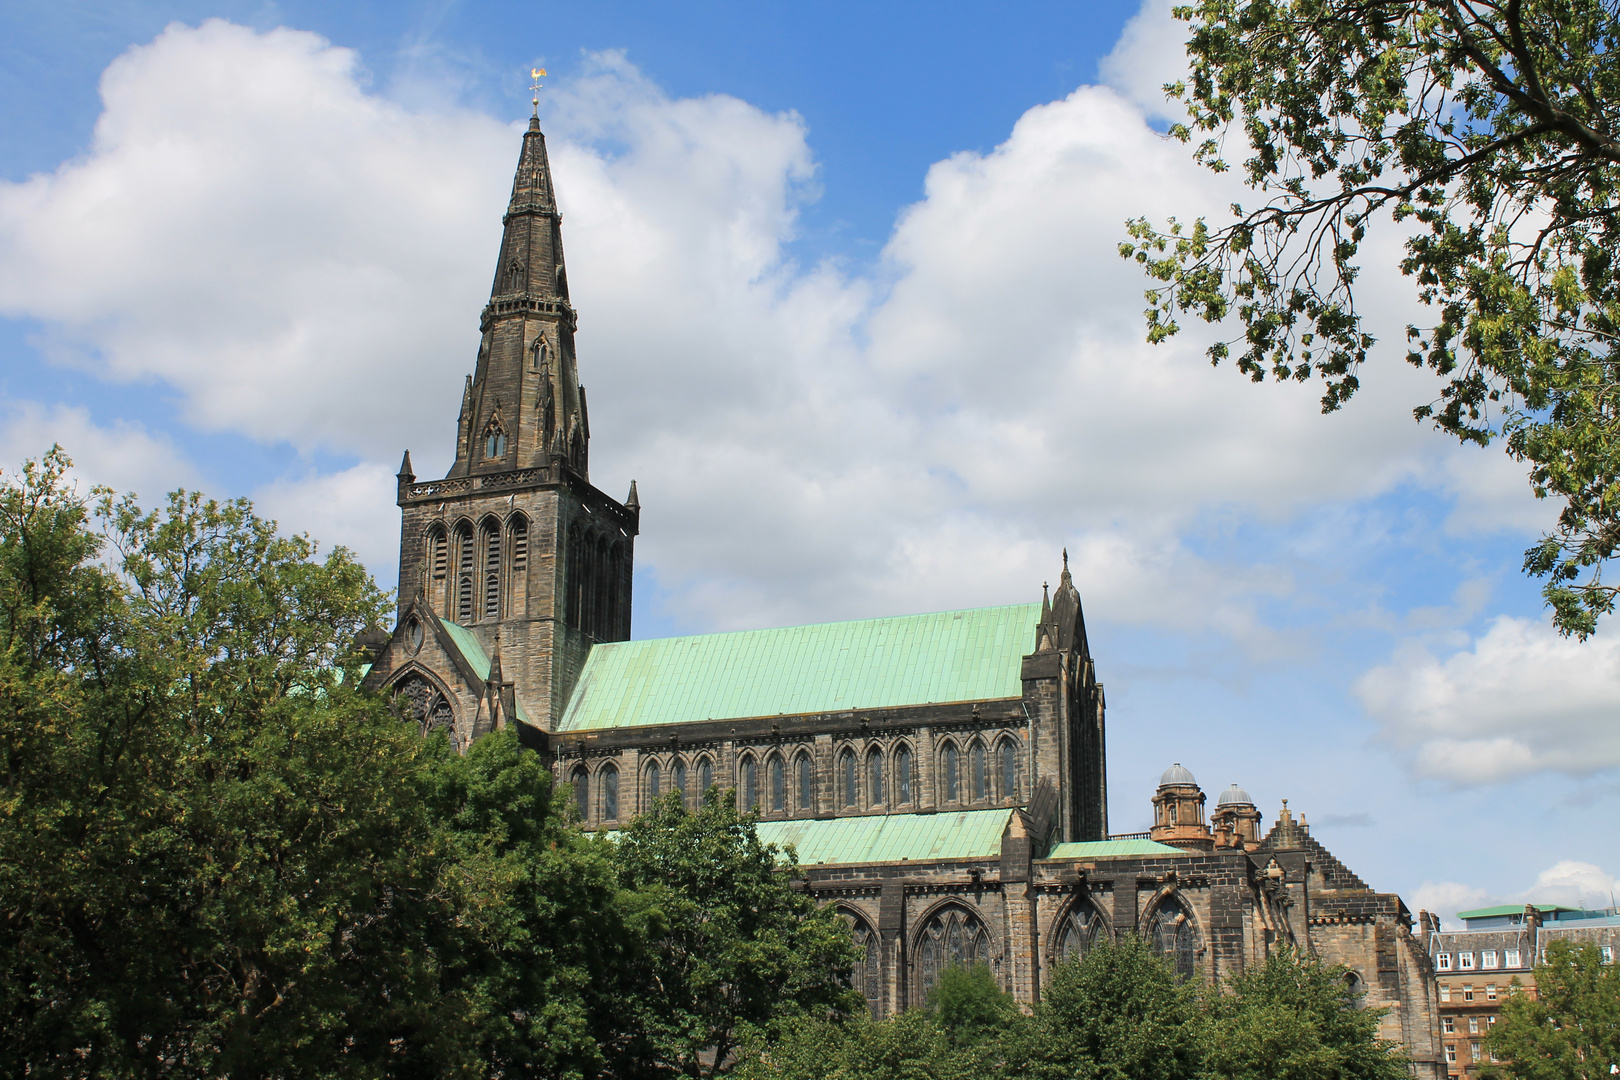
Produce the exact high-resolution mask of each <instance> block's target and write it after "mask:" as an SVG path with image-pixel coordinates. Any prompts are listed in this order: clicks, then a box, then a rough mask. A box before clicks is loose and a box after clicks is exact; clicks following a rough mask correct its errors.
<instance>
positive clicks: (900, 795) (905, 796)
mask: <svg viewBox="0 0 1620 1080" xmlns="http://www.w3.org/2000/svg"><path fill="white" fill-rule="evenodd" d="M894 792H895V802H897V803H898V804H900V805H901V806H905V805H907V804H908V803H910V802H911V747H909V746H902V747H900V749H898V750H896V751H895V752H894Z"/></svg>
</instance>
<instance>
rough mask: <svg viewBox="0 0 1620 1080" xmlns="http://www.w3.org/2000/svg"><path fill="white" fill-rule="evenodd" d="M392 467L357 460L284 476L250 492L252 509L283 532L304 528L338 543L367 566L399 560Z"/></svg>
mask: <svg viewBox="0 0 1620 1080" xmlns="http://www.w3.org/2000/svg"><path fill="white" fill-rule="evenodd" d="M396 490H397V489H396V480H395V478H394V470H392V469H390V468H388V467H387V466H384V465H377V464H372V463H370V462H361V463H360V464H358V465H355V466H353V467H352V468H348V469H345V470H343V471H342V472H337V473H317V472H311V473H309V474H308V475H306V476H303V477H299V478H284V479H280V480H276V481H274V482H272V483H269V484H266V485H265V486H264V487H261V488H259V489H258V490H257V491H255V492H254V493H253V504H254V510H255V512H256V513H258V514H259V515H260V516H262V517H267V518H272V519H274V520H275V521H276V523H277V525H279V526H280V528H281V531H282V532H284V533H308V534H309V535H310V536H311V537H313V538H314V539H315V540H316V541H318V542H319V543H320V545H321V548H322V550H326V551H330V550H331V549H332V548H334V547H336V546H338V545H340V544H341V545H342V546H344V547H347V548H349V549H350V550H351V551H353V552H354V553H355V554H356V555H358V556H359V557H360V560H361V561H362V562H364V563H365V564H366V565H368V566H380V567H386V566H388V565H390V564H393V565H395V566H397V565H398V564H399V511H398V510H396V509H395V508H394V496H395V492H396Z"/></svg>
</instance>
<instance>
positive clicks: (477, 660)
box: [439, 619, 530, 724]
mask: <svg viewBox="0 0 1620 1080" xmlns="http://www.w3.org/2000/svg"><path fill="white" fill-rule="evenodd" d="M439 625H440V626H442V627H444V631H445V633H447V634H449V635H450V640H451V642H452V643H454V644H455V647H456V649H457V650H458V651H459V652H460V653H461V655H462V656H463V657H465V658H466V661H467V663H469V664H471V665H472V669H473V671H475V672H476V673H477V674H478V677H479V678H480V679H485V680H487V679H488V678H489V657H487V656H485V655H484V647H483V646H482V645H480V644H478V636H477V635H476V634H474V633H473V632H472V631H471V630H468V629H467V628H466V627H465V626H458V625H456V624H455V623H453V622H451V621H450V620H449V619H440V620H439ZM517 714H518V719H519V720H522V721H523V722H524V723H525V724H527V723H529V722H530V721H529V714H528V711H527V710H525V709H524V708H523V702H521V701H519V702H518V703H517Z"/></svg>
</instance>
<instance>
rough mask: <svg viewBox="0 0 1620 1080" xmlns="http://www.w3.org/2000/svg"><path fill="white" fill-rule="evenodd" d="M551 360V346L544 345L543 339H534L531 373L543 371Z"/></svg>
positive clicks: (544, 340)
mask: <svg viewBox="0 0 1620 1080" xmlns="http://www.w3.org/2000/svg"><path fill="white" fill-rule="evenodd" d="M550 360H551V346H550V345H547V344H546V339H545V338H544V337H538V338H535V339H534V366H533V368H532V369H531V370H533V371H544V370H545V369H546V367H547V366H548V364H549V363H550Z"/></svg>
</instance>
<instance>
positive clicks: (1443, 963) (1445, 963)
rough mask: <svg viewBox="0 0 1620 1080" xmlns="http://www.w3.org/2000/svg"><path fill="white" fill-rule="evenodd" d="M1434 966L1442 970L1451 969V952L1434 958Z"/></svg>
mask: <svg viewBox="0 0 1620 1080" xmlns="http://www.w3.org/2000/svg"><path fill="white" fill-rule="evenodd" d="M1434 966H1435V967H1436V968H1438V969H1439V970H1441V971H1450V970H1451V954H1450V953H1448V952H1443V953H1440V954H1438V955H1437V956H1436V957H1435V958H1434Z"/></svg>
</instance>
